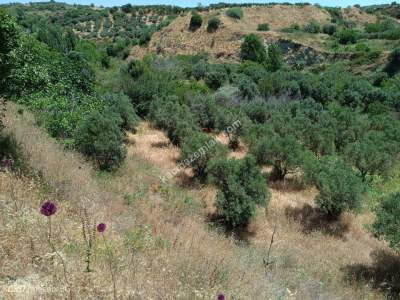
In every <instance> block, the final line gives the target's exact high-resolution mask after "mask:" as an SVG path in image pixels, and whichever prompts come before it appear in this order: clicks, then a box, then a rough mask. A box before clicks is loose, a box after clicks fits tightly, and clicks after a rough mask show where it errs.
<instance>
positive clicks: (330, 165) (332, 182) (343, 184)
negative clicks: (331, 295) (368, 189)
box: [304, 155, 365, 219]
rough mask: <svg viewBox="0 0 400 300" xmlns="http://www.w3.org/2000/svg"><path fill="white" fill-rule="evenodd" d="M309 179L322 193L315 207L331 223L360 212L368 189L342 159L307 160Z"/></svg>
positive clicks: (322, 158)
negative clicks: (325, 215) (349, 214)
mask: <svg viewBox="0 0 400 300" xmlns="http://www.w3.org/2000/svg"><path fill="white" fill-rule="evenodd" d="M304 170H305V173H306V178H308V180H310V182H312V183H314V184H315V186H316V187H317V189H318V191H319V195H318V196H317V197H316V199H315V201H316V204H317V205H318V206H319V207H320V208H321V210H322V211H324V212H325V213H326V214H327V216H328V217H329V218H330V219H337V218H338V217H339V216H340V214H341V213H342V212H344V211H355V212H357V211H358V210H359V209H360V207H361V204H362V196H363V192H364V191H365V187H364V185H363V183H362V180H361V178H360V177H359V176H357V174H356V173H355V172H354V171H353V169H352V167H351V165H349V164H347V163H346V162H345V161H344V160H343V159H342V158H340V157H339V156H328V155H325V156H322V157H321V158H320V159H319V160H316V159H308V160H307V162H306V163H305V164H304Z"/></svg>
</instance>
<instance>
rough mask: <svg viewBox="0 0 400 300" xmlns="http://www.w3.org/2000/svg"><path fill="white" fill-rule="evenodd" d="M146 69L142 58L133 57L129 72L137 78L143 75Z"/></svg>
mask: <svg viewBox="0 0 400 300" xmlns="http://www.w3.org/2000/svg"><path fill="white" fill-rule="evenodd" d="M144 70H145V66H144V63H143V62H142V61H140V60H137V59H133V60H131V61H130V62H129V64H128V73H129V75H131V76H132V78H133V79H135V80H136V79H138V78H139V77H140V76H142V75H143V73H144Z"/></svg>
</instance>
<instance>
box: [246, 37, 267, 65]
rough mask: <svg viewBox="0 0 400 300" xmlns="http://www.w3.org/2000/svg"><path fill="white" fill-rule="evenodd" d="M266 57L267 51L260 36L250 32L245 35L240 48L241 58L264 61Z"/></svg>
mask: <svg viewBox="0 0 400 300" xmlns="http://www.w3.org/2000/svg"><path fill="white" fill-rule="evenodd" d="M266 57H267V53H266V51H265V47H264V42H263V41H262V40H261V38H260V37H258V36H257V35H255V34H252V33H251V34H248V35H246V37H245V38H244V41H243V43H242V46H241V48H240V58H241V59H242V60H251V61H254V62H258V63H264V62H265V59H266Z"/></svg>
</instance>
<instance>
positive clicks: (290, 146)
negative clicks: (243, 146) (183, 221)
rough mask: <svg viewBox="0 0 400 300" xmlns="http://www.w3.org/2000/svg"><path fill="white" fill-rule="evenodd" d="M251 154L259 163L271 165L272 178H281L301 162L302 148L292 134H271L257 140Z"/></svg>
mask: <svg viewBox="0 0 400 300" xmlns="http://www.w3.org/2000/svg"><path fill="white" fill-rule="evenodd" d="M251 154H252V155H254V157H255V158H256V160H257V163H258V164H260V165H264V164H268V165H272V167H273V169H272V174H271V179H272V180H283V179H284V178H285V176H286V175H287V174H288V173H291V172H294V171H296V169H297V168H298V167H299V166H300V165H301V164H302V158H303V148H302V146H301V145H300V144H299V142H298V141H297V140H296V139H295V138H294V137H292V136H288V135H286V136H282V137H281V136H278V135H276V134H275V135H271V136H268V137H264V138H262V139H261V140H259V141H258V142H257V143H256V144H255V145H254V146H253V147H252V149H251Z"/></svg>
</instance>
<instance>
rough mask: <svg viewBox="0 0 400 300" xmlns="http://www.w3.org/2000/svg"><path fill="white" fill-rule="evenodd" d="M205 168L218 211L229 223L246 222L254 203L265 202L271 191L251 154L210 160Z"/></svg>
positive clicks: (231, 225) (253, 209) (263, 204)
mask: <svg viewBox="0 0 400 300" xmlns="http://www.w3.org/2000/svg"><path fill="white" fill-rule="evenodd" d="M207 170H208V172H209V173H210V175H211V181H212V182H213V183H214V184H215V185H216V186H217V188H218V194H217V198H216V206H217V209H218V213H219V214H220V215H221V216H222V217H223V219H224V221H225V222H226V224H227V225H228V226H229V227H239V226H246V225H247V224H248V222H249V221H250V219H251V218H253V217H254V215H255V213H256V208H257V205H261V206H264V207H266V206H267V205H268V202H269V199H270V197H271V194H270V192H269V190H268V188H267V185H266V184H265V179H264V177H263V175H262V174H261V170H260V169H259V168H258V166H257V165H256V162H255V159H254V158H253V157H251V156H247V157H245V158H244V159H243V160H237V159H228V160H227V159H219V160H214V161H211V162H210V165H209V167H208V169H207ZM243 174H246V176H243Z"/></svg>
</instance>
